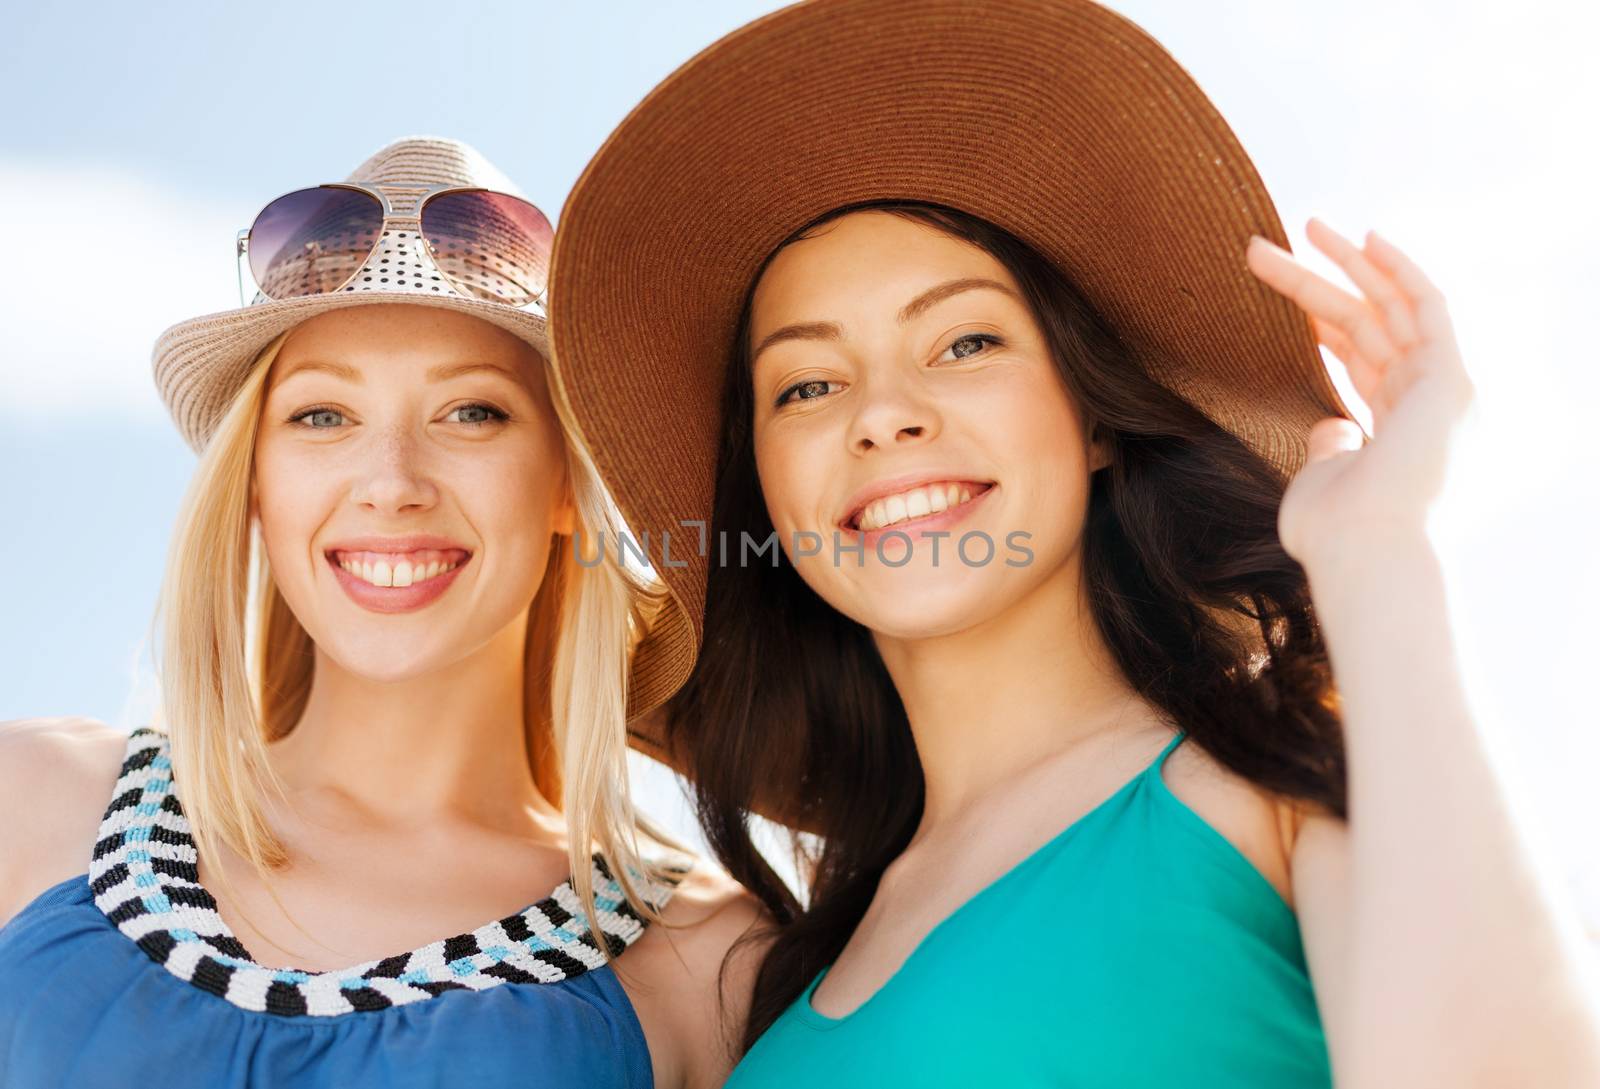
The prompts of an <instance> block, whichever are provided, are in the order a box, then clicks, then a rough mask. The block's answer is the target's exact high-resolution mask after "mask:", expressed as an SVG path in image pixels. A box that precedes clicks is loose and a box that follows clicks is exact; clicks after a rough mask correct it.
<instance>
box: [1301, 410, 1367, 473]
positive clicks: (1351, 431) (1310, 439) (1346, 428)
mask: <svg viewBox="0 0 1600 1089" xmlns="http://www.w3.org/2000/svg"><path fill="white" fill-rule="evenodd" d="M1363 439H1364V436H1363V434H1362V432H1361V426H1360V425H1359V424H1357V423H1356V422H1355V421H1354V420H1347V419H1345V418H1344V417H1343V416H1324V417H1323V418H1322V419H1320V420H1318V421H1317V422H1316V423H1314V424H1312V425H1311V431H1310V432H1309V433H1308V434H1307V435H1306V461H1307V462H1315V461H1324V460H1326V459H1328V458H1331V457H1334V456H1336V455H1339V454H1346V453H1350V452H1352V451H1355V450H1360V449H1361V444H1362V441H1363Z"/></svg>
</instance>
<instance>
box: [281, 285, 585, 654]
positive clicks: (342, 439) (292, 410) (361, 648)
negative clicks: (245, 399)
mask: <svg viewBox="0 0 1600 1089" xmlns="http://www.w3.org/2000/svg"><path fill="white" fill-rule="evenodd" d="M313 410H314V411H313ZM565 465H566V457H565V448H564V443H563V439H562V433H561V429H560V424H559V421H558V420H557V418H556V415H555V410H554V408H553V406H552V405H551V401H550V394H549V390H548V388H547V387H546V384H545V368H544V362H543V360H542V359H541V358H540V356H539V354H538V353H537V352H536V351H535V350H534V349H533V348H532V347H530V346H529V345H528V344H527V343H525V342H524V341H523V340H521V339H520V338H518V337H516V336H513V335H512V334H510V333H508V332H505V331H504V330H502V329H500V328H498V327H496V326H493V325H490V324H489V323H488V322H485V321H481V320H479V319H477V318H474V317H471V316H469V315H466V314H462V313H459V312H456V311H452V310H445V309H440V308H436V307H425V306H414V305H404V304H394V305H389V304H385V305H363V306H355V307H350V308H348V309H344V310H336V311H331V312H329V313H325V314H319V315H317V316H316V317H313V318H310V319H308V320H307V321H305V322H304V323H302V324H301V325H299V326H297V327H296V328H295V329H294V331H293V332H291V333H290V334H289V336H288V338H287V339H286V340H285V341H284V344H283V347H282V349H281V351H280V352H279V354H278V357H277V359H276V360H274V362H273V364H272V369H271V371H270V372H269V374H268V377H267V391H266V400H265V406H264V408H263V415H262V418H261V421H260V428H259V431H258V435H257V438H256V445H255V470H254V477H253V483H252V493H253V499H252V512H253V513H255V514H256V516H257V517H259V519H260V523H261V532H262V537H263V539H264V541H265V544H266V549H267V558H268V561H269V562H270V564H271V566H272V573H273V577H274V579H275V580H276V582H277V584H278V587H279V589H280V591H281V592H282V594H283V596H284V598H285V600H286V601H287V602H288V604H289V607H290V608H291V609H292V610H293V611H294V614H295V616H296V617H297V618H298V619H299V621H300V623H301V624H302V625H303V626H304V627H305V628H306V630H307V632H309V633H310V635H311V637H312V639H313V640H315V642H316V644H317V646H318V647H319V648H320V649H321V650H322V651H323V652H325V653H327V654H328V655H330V656H332V657H333V658H334V659H335V660H336V661H337V662H339V664H340V665H342V666H343V667H344V668H346V669H348V670H350V671H351V672H355V673H360V674H362V675H365V676H369V677H372V678H378V679H389V680H393V679H399V678H403V677H408V676H414V675H417V674H421V673H425V672H429V671H431V670H434V669H438V668H442V667H444V666H448V665H450V664H452V663H454V662H457V661H459V660H460V659H462V658H463V657H465V656H467V655H468V654H470V653H471V652H472V651H473V650H475V649H477V648H479V647H481V646H483V645H484V644H486V643H487V642H488V641H489V640H490V639H491V638H492V637H493V636H494V635H495V634H496V633H498V632H501V631H502V630H504V629H505V627H506V626H507V625H508V624H512V623H519V624H520V623H523V622H525V615H526V610H527V608H528V605H529V603H530V602H531V601H532V600H533V596H534V594H535V593H536V592H537V590H538V588H539V582H540V579H541V577H542V574H543V572H544V568H545V562H546V560H547V558H548V556H549V550H550V535H551V533H552V532H571V528H572V517H573V513H572V508H571V505H570V502H569V500H568V493H567V482H566V478H565ZM408 537H411V538H415V537H427V538H432V539H431V540H425V541H421V542H418V541H414V540H413V541H407V540H404V538H408ZM419 544H420V545H425V546H427V547H417V546H418V545H419ZM451 563H454V564H456V567H455V568H454V569H453V570H446V569H447V567H448V565H449V564H451ZM342 565H349V566H353V567H356V568H358V569H359V571H360V573H353V572H351V571H347V570H344V569H343V566H342ZM435 572H438V573H435ZM369 576H370V577H371V578H373V579H375V580H376V581H377V582H379V583H382V582H389V583H391V584H392V585H389V586H380V585H372V584H371V583H369V582H367V581H366V577H369ZM430 576H431V577H430ZM405 582H409V583H410V585H401V584H402V583H405Z"/></svg>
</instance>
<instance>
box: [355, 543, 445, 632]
mask: <svg viewBox="0 0 1600 1089" xmlns="http://www.w3.org/2000/svg"><path fill="white" fill-rule="evenodd" d="M360 539H361V540H364V541H373V540H380V539H381V538H374V537H366V538H360ZM408 539H409V538H408ZM432 539H433V540H439V539H440V538H432ZM344 547H347V546H344ZM439 547H443V548H454V547H456V546H454V545H449V544H446V545H443V546H440V545H413V546H412V548H413V549H414V548H439ZM361 550H372V551H384V552H390V551H402V552H403V551H410V550H411V549H395V548H392V547H385V548H383V549H372V548H371V546H364V547H363V548H362V549H352V551H361ZM470 559H471V557H470V556H469V557H468V559H467V560H463V561H462V562H460V563H458V564H457V565H456V566H455V567H453V568H451V569H450V570H449V571H446V572H445V573H444V574H442V575H435V576H434V577H433V578H431V579H424V580H423V581H421V582H414V583H412V584H411V585H410V586H374V585H372V583H370V582H363V581H362V580H361V579H358V578H356V577H355V576H354V575H352V574H351V573H350V572H348V571H346V570H345V569H344V568H342V567H340V566H339V564H338V561H336V560H335V559H334V558H333V556H332V555H329V556H328V566H329V567H331V568H333V577H334V578H336V579H338V580H339V585H340V586H342V587H343V588H344V592H345V593H346V594H348V595H350V600H351V601H354V602H355V603H356V604H357V605H359V606H361V607H362V608H363V609H366V610H368V611H370V612H375V613H409V612H414V611H415V610H417V609H420V608H422V607H423V606H425V605H429V604H431V603H432V602H433V601H434V600H436V599H437V598H438V597H439V595H440V594H442V593H444V592H445V591H446V590H448V589H449V588H450V584H451V583H453V582H454V581H455V579H456V576H457V575H459V574H461V572H462V571H463V570H464V569H465V568H466V566H467V563H468V562H469V561H470Z"/></svg>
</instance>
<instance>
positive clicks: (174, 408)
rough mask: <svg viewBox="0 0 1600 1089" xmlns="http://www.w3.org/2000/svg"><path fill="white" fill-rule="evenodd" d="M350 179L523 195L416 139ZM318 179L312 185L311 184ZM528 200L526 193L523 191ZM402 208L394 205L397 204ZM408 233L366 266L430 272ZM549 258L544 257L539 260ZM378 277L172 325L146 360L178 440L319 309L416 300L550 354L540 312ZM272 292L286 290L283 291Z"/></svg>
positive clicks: (470, 156) (460, 152)
mask: <svg viewBox="0 0 1600 1089" xmlns="http://www.w3.org/2000/svg"><path fill="white" fill-rule="evenodd" d="M344 180H345V181H347V182H367V183H378V184H384V185H408V186H409V185H415V186H419V187H421V186H429V185H476V186H482V187H484V188H486V189H493V190H496V191H498V192H502V193H509V194H511V195H512V196H519V197H520V196H523V194H522V193H521V192H520V191H518V190H517V188H516V187H515V186H514V185H513V184H512V182H511V179H510V178H507V177H506V176H505V175H504V174H503V173H501V172H500V171H499V170H498V169H497V168H496V167H495V166H494V165H493V164H491V163H490V162H489V160H487V159H485V158H484V157H483V155H482V154H480V153H479V152H478V151H477V150H476V149H474V148H472V147H470V146H469V145H467V144H464V143H462V142H460V141H459V140H447V139H444V138H442V137H434V136H415V137H407V138H405V139H401V140H396V141H394V142H393V143H391V144H388V145H387V146H385V147H383V148H380V149H379V150H378V151H376V152H374V153H373V154H372V156H371V157H369V158H368V159H367V161H366V162H364V163H362V164H361V165H360V166H358V167H356V168H355V169H354V170H353V171H351V172H350V175H349V177H347V178H345V179H344ZM312 184H316V183H312ZM524 199H525V198H524ZM397 210H398V209H397ZM408 234H409V237H403V238H402V237H401V236H400V235H399V234H398V233H396V234H388V233H386V234H385V235H384V236H383V237H382V238H380V239H379V242H378V246H377V248H376V249H375V250H374V251H373V253H372V256H371V257H370V258H369V259H368V261H367V266H366V267H365V268H363V269H362V270H361V271H362V272H363V273H368V272H376V271H378V270H379V269H382V271H384V272H385V273H387V272H388V270H389V269H390V268H404V269H409V270H411V271H413V272H417V271H423V270H427V269H429V267H430V266H431V265H432V259H431V258H430V257H429V255H428V253H427V250H426V246H425V245H424V243H423V242H422V239H421V238H420V237H419V236H418V235H417V234H416V232H408ZM544 260H545V262H546V263H547V262H548V258H544ZM390 279H391V280H392V281H393V282H389V283H385V282H383V277H381V276H376V275H374V276H373V277H372V278H371V279H370V280H369V279H366V278H364V277H363V276H357V277H355V279H354V280H353V281H352V282H351V284H350V286H349V287H348V288H346V289H345V290H342V291H340V292H338V293H337V294H324V295H302V296H300V297H298V298H285V299H283V300H282V301H274V300H271V299H268V298H267V297H266V296H265V295H262V294H261V293H259V292H258V293H257V294H256V297H255V299H254V300H253V301H252V302H251V304H250V305H249V306H243V307H240V308H238V309H236V310H224V311H223V312H222V313H220V314H207V315H205V316H204V317H198V318H190V319H189V320H188V321H182V322H179V323H178V324H176V325H174V326H172V327H171V328H170V329H168V330H167V331H166V332H164V333H162V334H161V336H160V338H158V339H157V341H156V346H155V351H154V353H153V355H152V359H151V365H152V369H153V370H154V373H155V380H156V388H157V389H158V390H160V391H161V399H162V400H163V401H165V402H166V405H167V411H168V412H170V413H171V414H172V419H173V422H174V423H176V424H177V425H178V430H179V432H181V433H182V435H183V437H184V440H185V441H187V442H188V444H189V446H190V447H191V448H192V449H193V450H194V451H195V452H196V453H198V452H200V451H201V450H203V449H204V448H205V445H206V443H207V442H208V441H209V440H210V438H211V433H212V431H213V430H214V429H215V427H216V425H217V422H218V421H219V420H220V419H221V418H222V413H223V411H224V410H225V409H226V408H227V406H228V402H229V401H230V400H232V398H233V395H234V394H235V393H236V392H238V389H239V386H240V384H241V383H242V382H243V381H244V377H245V371H246V370H247V369H248V368H249V366H250V363H251V361H252V360H254V359H255V357H256V356H257V355H258V354H259V353H260V352H261V349H262V348H265V347H266V346H267V345H268V344H270V343H271V342H272V339H273V338H274V337H276V336H277V335H278V334H279V333H281V332H283V331H284V330H286V329H289V328H291V327H293V326H294V325H296V324H298V323H300V322H302V321H304V320H305V319H307V318H309V317H312V316H313V315H316V314H321V313H325V312H327V311H329V310H339V309H342V308H344V307H347V306H360V305H362V304H367V303H384V302H387V303H395V302H405V303H415V304H418V305H421V306H442V307H446V308H448V309H451V310H461V311H464V312H466V313H468V314H472V315H473V316H475V317H479V318H482V319H483V320H485V321H487V322H491V323H493V324H495V325H498V326H499V327H500V328H502V329H504V330H506V331H507V332H509V333H514V334H515V335H517V336H519V337H521V338H522V339H523V340H526V341H527V342H528V343H529V344H531V345H533V346H534V348H535V349H537V350H538V352H539V354H540V355H542V356H544V358H545V359H546V360H548V359H549V358H550V342H549V337H548V335H547V333H546V330H545V318H544V316H543V315H542V314H539V313H537V312H535V311H529V310H522V309H518V308H516V307H514V306H511V305H510V304H508V303H498V302H490V301H488V300H486V299H478V298H475V297H473V296H470V295H466V294H463V293H461V292H459V291H457V290H456V289H455V288H454V287H452V286H451V285H450V284H449V282H448V281H444V280H441V281H438V282H435V281H434V280H433V279H431V278H430V277H428V276H422V277H418V278H416V279H414V280H411V281H409V282H407V281H406V280H405V279H403V278H400V277H390ZM274 294H278V295H285V294H288V292H286V291H275V292H274Z"/></svg>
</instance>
